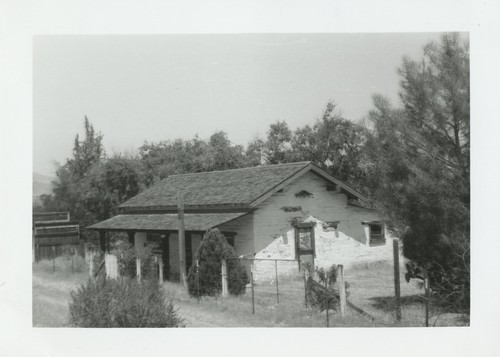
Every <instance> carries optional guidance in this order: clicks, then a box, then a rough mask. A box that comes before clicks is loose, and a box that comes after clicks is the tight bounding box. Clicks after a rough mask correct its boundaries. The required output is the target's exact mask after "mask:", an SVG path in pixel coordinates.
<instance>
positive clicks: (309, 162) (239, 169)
mask: <svg viewBox="0 0 500 357" xmlns="http://www.w3.org/2000/svg"><path fill="white" fill-rule="evenodd" d="M311 163H312V162H311V161H297V162H286V163H283V164H274V165H258V166H248V167H240V168H237V169H228V170H213V171H202V172H188V173H185V174H175V175H170V176H168V177H166V178H165V179H163V180H162V181H165V180H167V179H168V178H169V177H177V176H192V175H200V174H211V173H215V172H228V171H243V170H249V169H257V168H267V167H277V166H280V167H281V166H290V165H299V164H303V165H304V166H305V165H306V164H307V165H308V164H311Z"/></svg>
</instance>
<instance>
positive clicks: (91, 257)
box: [87, 252, 95, 281]
mask: <svg viewBox="0 0 500 357" xmlns="http://www.w3.org/2000/svg"><path fill="white" fill-rule="evenodd" d="M87 256H88V258H89V275H90V280H91V281H94V274H95V273H94V252H89V253H88V255H87Z"/></svg>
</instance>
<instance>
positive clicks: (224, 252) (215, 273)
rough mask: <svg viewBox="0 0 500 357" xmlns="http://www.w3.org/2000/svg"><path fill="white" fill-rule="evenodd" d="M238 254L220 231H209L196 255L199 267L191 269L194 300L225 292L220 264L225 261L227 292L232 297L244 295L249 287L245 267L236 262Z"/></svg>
mask: <svg viewBox="0 0 500 357" xmlns="http://www.w3.org/2000/svg"><path fill="white" fill-rule="evenodd" d="M235 258H236V253H235V252H234V249H233V247H231V246H230V245H229V243H228V242H227V240H226V238H225V237H224V236H223V235H222V233H220V232H219V230H218V229H211V230H209V231H208V232H207V233H206V234H205V236H204V237H203V240H202V241H201V245H200V248H199V249H198V252H197V253H196V259H197V260H198V271H197V267H196V264H195V263H194V262H193V265H192V266H191V268H190V269H189V273H188V278H187V279H188V287H189V293H190V295H192V296H206V295H208V296H215V295H217V294H219V293H220V292H221V290H222V281H221V264H222V259H226V260H227V262H228V264H227V270H228V272H227V273H228V282H229V286H228V290H229V292H230V293H231V294H234V295H240V294H244V293H245V286H246V285H247V284H248V283H249V279H248V275H247V272H246V270H245V267H244V266H243V265H242V264H241V263H240V261H239V260H235Z"/></svg>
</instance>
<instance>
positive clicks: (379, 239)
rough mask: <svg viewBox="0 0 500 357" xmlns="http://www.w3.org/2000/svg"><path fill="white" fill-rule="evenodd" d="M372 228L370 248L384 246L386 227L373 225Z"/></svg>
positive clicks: (370, 225) (379, 224) (377, 224)
mask: <svg viewBox="0 0 500 357" xmlns="http://www.w3.org/2000/svg"><path fill="white" fill-rule="evenodd" d="M368 226H369V227H370V246H377V245H384V244H385V234H384V226H383V224H381V223H372V224H369V225H368Z"/></svg>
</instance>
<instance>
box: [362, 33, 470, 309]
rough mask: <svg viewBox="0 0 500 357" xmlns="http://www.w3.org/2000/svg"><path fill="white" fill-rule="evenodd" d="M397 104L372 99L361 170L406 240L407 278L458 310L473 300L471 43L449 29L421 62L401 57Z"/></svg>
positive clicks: (467, 306) (376, 198)
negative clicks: (425, 284) (423, 281)
mask: <svg viewBox="0 0 500 357" xmlns="http://www.w3.org/2000/svg"><path fill="white" fill-rule="evenodd" d="M399 74H400V76H401V94H400V96H401V100H402V103H403V105H402V107H400V108H394V107H393V106H392V105H391V103H390V102H389V101H388V100H386V99H385V98H383V97H381V96H375V97H374V106H375V108H374V110H372V111H371V112H370V119H371V120H372V122H373V123H374V130H373V132H372V133H370V134H369V135H367V143H366V147H365V155H366V161H367V162H369V163H371V164H370V165H366V166H365V169H366V171H367V176H368V180H367V182H368V185H369V186H370V188H371V191H372V195H373V198H374V201H375V202H377V203H378V205H379V208H380V209H381V210H383V211H384V212H385V213H386V215H387V217H388V218H389V219H390V220H391V222H392V223H393V225H394V229H395V230H396V231H397V232H399V233H400V234H401V236H402V238H403V243H404V244H403V246H404V255H405V256H406V257H407V258H409V259H411V260H412V264H411V265H410V267H413V268H410V269H409V271H408V275H407V277H408V278H421V277H422V274H420V273H421V270H422V269H426V270H427V271H428V273H429V278H430V283H431V287H432V289H433V290H434V292H435V293H436V294H437V295H438V296H439V297H440V298H442V299H444V300H446V301H448V303H449V304H452V305H453V306H454V307H455V308H456V309H457V310H468V309H469V299H470V269H469V268H470V159H469V150H470V143H469V137H470V128H469V126H470V113H469V105H470V91H469V88H470V86H469V49H468V43H467V42H465V41H462V40H461V39H460V37H459V36H458V35H456V34H446V35H444V36H443V37H442V39H441V42H440V43H439V44H434V43H432V44H429V45H428V46H426V47H425V49H424V56H423V59H422V60H421V61H412V60H409V59H404V61H403V64H402V67H401V68H400V70H399Z"/></svg>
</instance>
